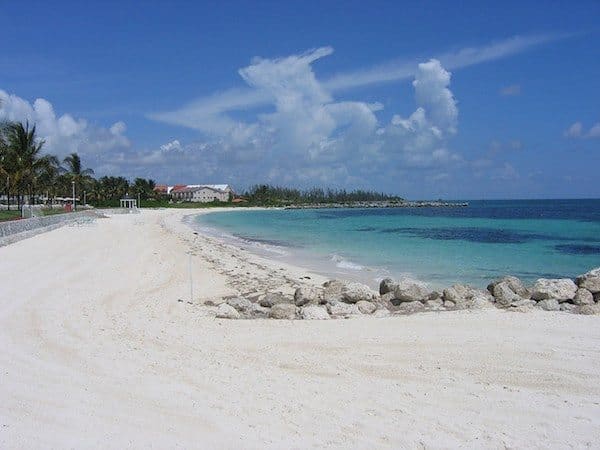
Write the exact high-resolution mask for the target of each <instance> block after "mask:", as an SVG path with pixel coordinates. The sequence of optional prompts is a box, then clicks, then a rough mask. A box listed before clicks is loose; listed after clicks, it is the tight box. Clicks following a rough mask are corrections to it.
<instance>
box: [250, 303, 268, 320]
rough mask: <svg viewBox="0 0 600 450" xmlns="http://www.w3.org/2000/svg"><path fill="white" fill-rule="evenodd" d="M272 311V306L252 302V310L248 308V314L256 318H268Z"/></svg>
mask: <svg viewBox="0 0 600 450" xmlns="http://www.w3.org/2000/svg"><path fill="white" fill-rule="evenodd" d="M270 312H271V309H270V308H265V307H264V306H260V304H258V303H252V307H251V308H250V310H248V312H247V314H248V315H249V316H250V317H253V318H255V319H258V318H260V319H266V318H267V317H269V313H270Z"/></svg>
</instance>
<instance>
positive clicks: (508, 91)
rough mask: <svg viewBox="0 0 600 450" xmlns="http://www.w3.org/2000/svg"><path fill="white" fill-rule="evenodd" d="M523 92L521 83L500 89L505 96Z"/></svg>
mask: <svg viewBox="0 0 600 450" xmlns="http://www.w3.org/2000/svg"><path fill="white" fill-rule="evenodd" d="M519 94H521V85H520V84H511V85H510V86H506V87H503V88H502V89H500V95H504V96H514V95H519Z"/></svg>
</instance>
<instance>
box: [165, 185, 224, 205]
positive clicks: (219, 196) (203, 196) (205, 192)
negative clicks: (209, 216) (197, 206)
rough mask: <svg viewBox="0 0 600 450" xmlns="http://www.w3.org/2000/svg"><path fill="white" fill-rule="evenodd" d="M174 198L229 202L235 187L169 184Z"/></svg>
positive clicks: (192, 200) (168, 187)
mask: <svg viewBox="0 0 600 450" xmlns="http://www.w3.org/2000/svg"><path fill="white" fill-rule="evenodd" d="M167 192H168V194H170V195H171V197H172V198H173V200H175V201H182V202H197V203H209V202H214V201H219V202H228V201H229V198H230V195H233V189H232V188H231V186H229V185H228V184H188V185H181V184H179V185H175V186H172V187H170V186H167Z"/></svg>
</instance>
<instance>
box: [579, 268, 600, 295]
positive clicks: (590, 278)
mask: <svg viewBox="0 0 600 450" xmlns="http://www.w3.org/2000/svg"><path fill="white" fill-rule="evenodd" d="M577 285H578V286H579V287H580V288H584V289H587V290H588V291H590V292H591V293H592V294H596V293H598V292H600V267H597V268H595V269H592V270H590V271H589V272H587V273H584V274H583V275H579V276H578V277H577Z"/></svg>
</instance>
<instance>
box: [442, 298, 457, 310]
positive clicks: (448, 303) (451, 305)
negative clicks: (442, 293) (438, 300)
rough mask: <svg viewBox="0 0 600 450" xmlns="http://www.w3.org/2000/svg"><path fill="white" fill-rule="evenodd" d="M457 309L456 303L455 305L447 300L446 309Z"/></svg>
mask: <svg viewBox="0 0 600 450" xmlns="http://www.w3.org/2000/svg"><path fill="white" fill-rule="evenodd" d="M455 307H456V303H454V302H453V301H452V300H446V301H445V302H444V308H446V309H452V308H455Z"/></svg>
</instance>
